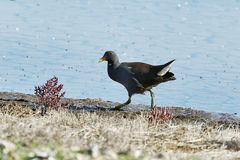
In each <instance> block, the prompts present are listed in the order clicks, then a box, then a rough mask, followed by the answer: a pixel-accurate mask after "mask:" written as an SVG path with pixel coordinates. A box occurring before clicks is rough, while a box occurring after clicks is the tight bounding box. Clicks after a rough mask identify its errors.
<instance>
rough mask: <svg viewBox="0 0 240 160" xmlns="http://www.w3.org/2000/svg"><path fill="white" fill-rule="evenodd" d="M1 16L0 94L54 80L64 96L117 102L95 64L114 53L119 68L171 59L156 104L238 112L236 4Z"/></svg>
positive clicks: (58, 9)
mask: <svg viewBox="0 0 240 160" xmlns="http://www.w3.org/2000/svg"><path fill="white" fill-rule="evenodd" d="M0 11H1V14H0V46H1V47H0V64H1V66H0V67H1V69H0V91H15V92H24V93H34V86H35V85H41V84H43V83H44V82H45V81H46V80H47V79H49V78H51V77H52V76H53V75H56V76H57V77H59V80H60V82H61V83H63V84H64V90H65V91H66V97H72V98H87V97H89V98H101V99H104V100H110V101H117V102H123V101H125V100H126V99H127V92H126V90H125V89H124V88H123V86H121V85H120V84H118V83H116V82H113V81H112V80H110V78H109V77H108V76H107V71H106V69H107V65H106V63H105V64H104V63H101V64H99V63H97V61H98V59H99V58H100V57H101V56H102V55H103V54H104V52H105V51H106V50H114V51H116V52H117V53H118V55H119V57H120V60H121V61H144V62H147V63H151V64H162V63H165V62H167V61H169V60H172V59H176V63H175V64H174V66H173V67H172V71H173V72H174V73H175V75H176V78H177V80H176V81H172V82H168V83H165V84H161V85H159V86H158V87H156V88H155V89H154V91H155V94H156V100H157V101H156V102H157V105H159V106H163V105H167V106H171V105H173V106H187V107H192V108H195V109H204V110H207V111H215V112H229V113H235V112H237V113H240V83H239V80H240V71H239V70H240V65H239V62H240V18H239V16H240V1H239V0H229V1H226V0H219V1H209V0H191V1H182V0H176V1H175V0H172V1H169V0H161V1H159V0H152V1H144V0H132V1H129V0H122V1H114V0H101V1H99V0H94V1H93V0H92V1H87V0H85V1H81V0H51V1H49V0H11V1H10V0H9V1H7V0H6V1H1V2H0ZM132 103H135V104H139V103H143V104H150V96H149V94H148V93H147V94H146V95H136V96H134V97H133V102H132Z"/></svg>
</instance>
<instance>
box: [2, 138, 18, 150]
mask: <svg viewBox="0 0 240 160" xmlns="http://www.w3.org/2000/svg"><path fill="white" fill-rule="evenodd" d="M0 148H2V149H3V153H5V154H8V153H9V152H11V151H13V150H15V149H16V145H15V144H13V143H12V142H9V141H6V140H1V139H0Z"/></svg>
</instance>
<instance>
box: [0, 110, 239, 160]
mask: <svg viewBox="0 0 240 160" xmlns="http://www.w3.org/2000/svg"><path fill="white" fill-rule="evenodd" d="M26 110H27V111H29V110H28V109H27V108H26ZM19 112H26V111H25V109H20V110H19V111H18V112H3V109H2V110H1V111H0V128H1V129H0V159H1V157H6V155H8V156H12V157H14V159H18V158H19V159H21V158H23V157H31V156H39V155H38V154H40V153H39V152H41V149H43V150H44V152H46V153H49V154H48V155H47V156H48V157H49V156H53V157H57V158H56V159H72V158H73V159H76V158H79V159H94V158H95V159H106V158H109V157H110V159H133V158H135V159H144V158H145V159H154V158H155V159H164V160H170V159H171V160H172V159H195V160H200V159H213V158H216V159H218V160H219V159H223V160H226V159H232V160H237V159H240V129H239V128H237V127H236V126H229V127H227V128H226V127H223V126H209V125H207V124H205V123H197V122H196V123H195V122H182V123H181V122H177V123H175V122H174V120H173V121H170V122H166V123H162V124H157V125H150V124H149V123H148V122H147V120H146V118H145V115H143V114H134V113H128V114H126V113H122V112H103V111H102V112H87V111H80V112H78V113H71V112H69V111H62V112H57V111H51V112H49V113H48V115H46V116H40V115H39V114H36V113H33V114H32V115H31V116H29V115H30V114H26V115H27V116H22V115H23V114H20V115H21V116H18V115H19ZM29 112H30V111H29ZM1 140H6V141H7V142H9V143H10V144H11V143H13V144H14V145H16V147H15V148H14V147H13V151H4V145H3V144H4V143H1ZM1 146H3V147H1ZM1 148H2V149H1ZM16 150H17V151H16ZM39 150H40V151H39ZM46 150H47V151H46ZM24 152H26V155H22V154H23V153H24ZM41 153H42V152H41ZM41 156H43V155H41V154H40V157H41ZM2 159H4V158H2Z"/></svg>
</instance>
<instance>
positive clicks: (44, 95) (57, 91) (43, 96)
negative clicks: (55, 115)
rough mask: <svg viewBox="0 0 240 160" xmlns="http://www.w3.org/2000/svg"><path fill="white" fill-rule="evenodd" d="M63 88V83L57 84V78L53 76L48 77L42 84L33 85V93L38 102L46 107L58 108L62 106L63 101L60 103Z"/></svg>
mask: <svg viewBox="0 0 240 160" xmlns="http://www.w3.org/2000/svg"><path fill="white" fill-rule="evenodd" d="M62 88H63V84H59V85H58V78H57V77H55V76H54V77H53V78H51V79H49V80H48V81H47V82H46V83H45V84H44V85H42V86H35V95H36V96H37V98H38V102H39V103H41V104H43V105H44V107H45V112H46V108H49V109H54V110H59V109H60V108H61V107H63V105H64V104H63V103H61V101H60V100H61V98H63V97H64V94H65V92H62V93H61V90H62Z"/></svg>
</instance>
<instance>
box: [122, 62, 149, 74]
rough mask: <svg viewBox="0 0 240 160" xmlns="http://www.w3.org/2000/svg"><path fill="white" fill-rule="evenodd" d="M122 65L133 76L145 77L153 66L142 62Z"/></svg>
mask: <svg viewBox="0 0 240 160" xmlns="http://www.w3.org/2000/svg"><path fill="white" fill-rule="evenodd" d="M122 65H123V66H124V67H125V68H126V69H127V70H129V72H131V73H132V74H137V75H143V76H144V75H145V74H148V73H149V71H150V69H151V67H152V65H149V64H146V63H141V62H130V63H122Z"/></svg>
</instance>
